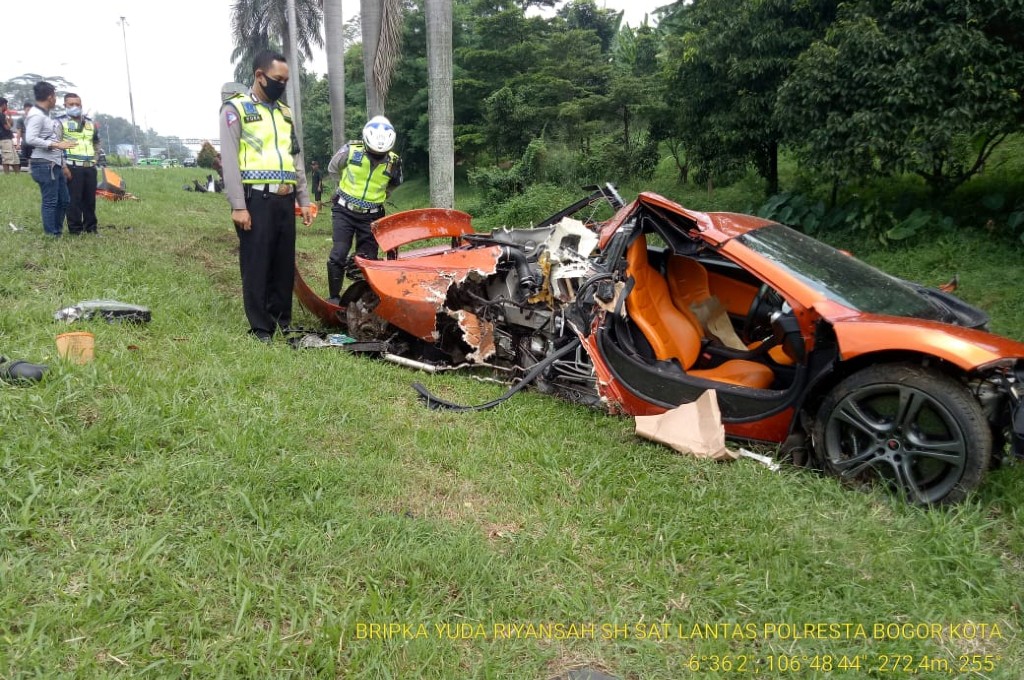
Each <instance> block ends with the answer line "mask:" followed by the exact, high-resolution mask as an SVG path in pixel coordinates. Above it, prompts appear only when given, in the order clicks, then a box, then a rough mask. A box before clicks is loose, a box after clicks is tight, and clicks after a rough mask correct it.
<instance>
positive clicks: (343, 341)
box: [327, 333, 356, 347]
mask: <svg viewBox="0 0 1024 680" xmlns="http://www.w3.org/2000/svg"><path fill="white" fill-rule="evenodd" d="M355 341H356V339H355V338H353V337H350V336H348V335H345V334H344V333H332V334H331V335H328V336H327V344H328V345H331V346H334V347H337V346H338V345H351V344H352V343H353V342H355Z"/></svg>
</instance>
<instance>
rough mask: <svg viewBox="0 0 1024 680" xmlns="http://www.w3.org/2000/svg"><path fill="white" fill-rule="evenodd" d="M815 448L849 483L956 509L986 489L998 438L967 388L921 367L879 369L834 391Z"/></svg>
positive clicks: (826, 404)
mask: <svg viewBox="0 0 1024 680" xmlns="http://www.w3.org/2000/svg"><path fill="white" fill-rule="evenodd" d="M814 448H815V452H816V453H817V455H818V457H819V459H820V460H821V462H822V464H823V465H824V467H825V470H826V471H827V472H829V473H831V474H833V475H836V476H837V477H839V478H841V479H843V480H844V481H851V482H864V481H874V480H879V479H880V480H884V481H886V482H888V483H890V484H894V485H895V486H896V487H897V488H898V490H899V491H900V492H902V493H903V494H904V495H905V496H906V498H907V499H908V500H909V501H911V502H913V503H916V504H920V505H933V504H950V503H956V502H959V501H961V500H963V498H964V497H965V496H966V495H967V493H968V492H970V491H971V490H973V489H975V488H976V487H977V486H978V485H979V484H980V483H981V478H982V475H983V474H984V472H985V470H986V469H987V468H988V465H989V459H990V457H991V453H992V432H991V430H990V428H989V427H988V423H987V421H986V420H985V416H984V414H983V413H982V411H981V405H980V404H979V403H978V401H977V400H976V399H975V398H974V397H973V396H972V395H971V394H970V392H969V391H968V390H967V388H966V387H965V386H964V385H963V384H962V383H961V382H959V381H957V380H955V379H954V378H952V377H951V376H948V375H946V374H944V373H941V372H939V371H937V370H929V369H927V368H924V367H922V366H916V365H910V364H880V365H876V366H871V367H869V368H866V369H864V370H861V371H858V372H857V373H854V374H853V375H851V376H849V377H847V378H846V379H844V380H843V381H842V382H840V383H839V384H838V385H836V387H835V388H833V389H832V391H831V392H830V393H829V395H828V397H826V399H825V401H824V402H823V403H822V405H821V408H820V410H819V411H818V416H817V419H816V420H815V425H814Z"/></svg>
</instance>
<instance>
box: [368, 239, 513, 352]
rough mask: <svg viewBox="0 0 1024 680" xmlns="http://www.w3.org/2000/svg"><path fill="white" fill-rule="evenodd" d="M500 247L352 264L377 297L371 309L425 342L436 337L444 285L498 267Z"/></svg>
mask: <svg viewBox="0 0 1024 680" xmlns="http://www.w3.org/2000/svg"><path fill="white" fill-rule="evenodd" d="M500 254H501V248H499V247H497V246H492V247H488V248H473V249H471V250H455V251H451V252H447V253H443V254H440V255H431V256H428V257H420V258H416V259H414V260H366V259H363V258H361V257H356V264H357V265H359V268H360V269H362V271H363V274H364V275H365V276H366V282H367V283H369V284H370V288H372V289H373V292H375V293H376V294H377V297H379V298H380V303H379V304H378V305H377V308H376V310H374V313H375V314H376V315H377V316H379V317H381V318H382V319H386V320H387V321H389V322H390V323H392V324H394V325H395V326H398V327H399V328H401V329H402V330H404V331H406V332H408V333H411V334H413V335H415V336H416V337H418V338H421V339H423V340H426V341H427V342H435V341H436V340H437V337H436V331H437V314H438V313H439V312H441V311H442V310H443V309H444V303H445V300H446V299H447V297H448V289H449V288H451V287H452V286H453V285H455V284H460V283H462V282H463V281H465V280H466V279H467V278H469V276H470V275H472V274H476V275H478V276H480V277H485V276H489V275H491V274H493V273H494V272H496V271H497V269H498V258H499V256H500Z"/></svg>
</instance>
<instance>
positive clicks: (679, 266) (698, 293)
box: [666, 255, 794, 366]
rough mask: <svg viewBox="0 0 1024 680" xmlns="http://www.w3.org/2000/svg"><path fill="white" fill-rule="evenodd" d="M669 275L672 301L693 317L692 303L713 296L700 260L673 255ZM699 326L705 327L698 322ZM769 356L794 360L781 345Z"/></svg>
mask: <svg viewBox="0 0 1024 680" xmlns="http://www.w3.org/2000/svg"><path fill="white" fill-rule="evenodd" d="M666 270H667V276H668V289H669V292H670V293H671V294H672V301H673V302H674V303H675V305H676V307H679V309H680V310H681V311H682V312H683V313H684V314H686V315H687V316H690V317H693V312H692V311H690V305H693V304H700V303H701V302H704V301H705V300H707V299H708V298H710V297H711V285H710V284H709V283H708V270H707V269H705V268H704V265H702V264H701V263H700V262H697V260H695V259H693V258H692V257H686V256H684V255H672V256H670V257H669V258H668V265H667V266H666ZM698 328H701V330H703V328H702V327H701V326H700V325H699V324H698ZM760 344H761V342H760V341H756V342H752V343H750V344H749V345H748V346H747V348H748V349H755V348H757V347H758V346H759V345H760ZM768 356H770V357H771V358H772V360H773V361H775V363H777V364H780V365H782V366H792V365H793V363H794V361H793V359H791V358H790V357H789V355H788V354H786V352H785V350H784V349H783V348H782V346H781V345H778V346H776V347H772V348H771V349H770V350H768Z"/></svg>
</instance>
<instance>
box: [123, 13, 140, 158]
mask: <svg viewBox="0 0 1024 680" xmlns="http://www.w3.org/2000/svg"><path fill="white" fill-rule="evenodd" d="M127 23H128V22H127V21H125V18H124V17H121V39H122V40H124V70H125V72H126V73H127V74H128V106H129V108H131V111H132V144H133V146H132V156H134V158H133V159H132V160H134V162H136V163H138V162H139V137H138V134H137V133H136V132H135V130H136V129H137V128H138V126H137V125H135V99H134V97H132V71H131V69H130V68H129V67H128V36H127V34H126V33H125V30H124V27H125V25H126V24H127Z"/></svg>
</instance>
